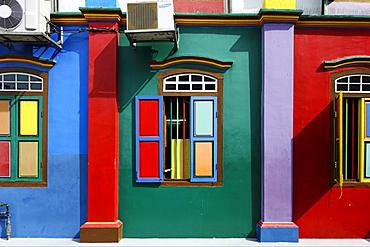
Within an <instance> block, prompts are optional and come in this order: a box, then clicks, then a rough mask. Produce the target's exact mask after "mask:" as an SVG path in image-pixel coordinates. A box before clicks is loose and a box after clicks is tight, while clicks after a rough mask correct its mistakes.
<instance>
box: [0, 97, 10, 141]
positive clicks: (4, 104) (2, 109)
mask: <svg viewBox="0 0 370 247" xmlns="http://www.w3.org/2000/svg"><path fill="white" fill-rule="evenodd" d="M9 103H10V101H9V100H0V135H9V134H10V107H9Z"/></svg>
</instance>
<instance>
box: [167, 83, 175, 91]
mask: <svg viewBox="0 0 370 247" xmlns="http://www.w3.org/2000/svg"><path fill="white" fill-rule="evenodd" d="M166 90H176V84H166Z"/></svg>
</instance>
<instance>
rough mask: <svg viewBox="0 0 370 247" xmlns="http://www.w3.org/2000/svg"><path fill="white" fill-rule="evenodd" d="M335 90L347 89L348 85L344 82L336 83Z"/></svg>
mask: <svg viewBox="0 0 370 247" xmlns="http://www.w3.org/2000/svg"><path fill="white" fill-rule="evenodd" d="M337 91H348V85H346V84H338V85H337Z"/></svg>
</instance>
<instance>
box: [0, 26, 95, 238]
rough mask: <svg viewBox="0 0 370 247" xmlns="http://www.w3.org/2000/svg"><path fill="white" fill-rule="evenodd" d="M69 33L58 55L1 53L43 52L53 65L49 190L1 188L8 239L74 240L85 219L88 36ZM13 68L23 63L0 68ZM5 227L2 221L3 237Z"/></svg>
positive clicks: (23, 48)
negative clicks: (7, 216) (8, 220)
mask: <svg viewBox="0 0 370 247" xmlns="http://www.w3.org/2000/svg"><path fill="white" fill-rule="evenodd" d="M76 28H77V29H78V28H79V27H72V28H71V29H76ZM69 31H71V30H69V28H68V27H66V28H65V34H66V35H67V36H66V37H65V43H64V44H63V49H62V50H61V51H59V52H57V51H56V50H54V49H52V48H45V47H33V48H32V47H31V46H12V48H11V50H9V49H7V48H4V47H1V49H0V54H1V55H5V54H10V53H13V54H14V53H15V54H17V53H18V54H21V55H27V54H28V55H32V54H34V55H35V56H36V57H38V56H39V55H40V54H43V55H42V56H43V58H50V59H54V60H55V61H56V64H55V66H54V67H53V68H52V69H51V70H50V71H49V95H48V101H49V103H48V108H49V110H48V129H49V131H48V155H47V156H48V184H47V187H45V188H0V201H2V202H7V203H10V207H11V224H12V225H11V227H12V237H44V238H45V237H68V238H73V237H78V236H79V227H80V225H81V224H82V223H84V222H85V219H86V205H87V202H86V200H87V198H86V194H87V192H86V187H87V179H86V177H87V107H86V105H87V56H88V49H87V47H88V46H87V44H88V43H87V42H88V38H87V33H86V32H83V33H74V34H71V33H69ZM71 32H73V31H71ZM17 66H21V64H9V63H3V64H0V67H10V68H12V67H17ZM23 66H24V65H23ZM28 67H30V66H28ZM31 67H33V68H34V69H37V68H35V67H34V66H31ZM4 223H5V221H4V220H1V221H0V233H1V234H0V236H1V237H4V236H5V224H4Z"/></svg>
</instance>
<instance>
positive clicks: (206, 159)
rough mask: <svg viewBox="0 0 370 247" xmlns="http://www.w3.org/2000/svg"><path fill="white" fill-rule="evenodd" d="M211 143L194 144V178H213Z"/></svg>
mask: <svg viewBox="0 0 370 247" xmlns="http://www.w3.org/2000/svg"><path fill="white" fill-rule="evenodd" d="M212 156H213V143H212V142H196V143H195V176H197V177H212V176H213V157H212Z"/></svg>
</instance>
